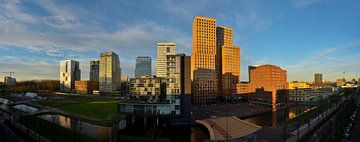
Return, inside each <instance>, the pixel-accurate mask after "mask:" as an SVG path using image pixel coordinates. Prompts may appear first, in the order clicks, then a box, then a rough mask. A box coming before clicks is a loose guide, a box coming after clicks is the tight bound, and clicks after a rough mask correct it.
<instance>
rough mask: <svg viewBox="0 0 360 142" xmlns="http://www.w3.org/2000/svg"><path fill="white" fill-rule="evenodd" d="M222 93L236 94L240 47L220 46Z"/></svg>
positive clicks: (227, 94) (238, 77) (225, 94)
mask: <svg viewBox="0 0 360 142" xmlns="http://www.w3.org/2000/svg"><path fill="white" fill-rule="evenodd" d="M221 67H222V76H221V80H222V83H221V84H222V85H221V88H222V95H223V96H236V84H238V83H239V81H240V47H239V46H233V45H224V46H223V47H222V65H221Z"/></svg>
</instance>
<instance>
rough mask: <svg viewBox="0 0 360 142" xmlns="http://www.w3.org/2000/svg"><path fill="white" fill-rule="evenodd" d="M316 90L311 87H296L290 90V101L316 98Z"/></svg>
mask: <svg viewBox="0 0 360 142" xmlns="http://www.w3.org/2000/svg"><path fill="white" fill-rule="evenodd" d="M313 94H314V90H313V89H309V88H294V89H290V90H289V101H293V102H308V101H311V100H312V99H313V98H314V95H313Z"/></svg>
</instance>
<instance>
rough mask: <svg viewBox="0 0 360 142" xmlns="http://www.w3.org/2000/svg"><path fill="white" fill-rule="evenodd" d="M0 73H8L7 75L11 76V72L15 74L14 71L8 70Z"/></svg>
mask: <svg viewBox="0 0 360 142" xmlns="http://www.w3.org/2000/svg"><path fill="white" fill-rule="evenodd" d="M1 73H9V75H10V76H9V77H11V76H12V75H13V74H15V72H13V71H8V72H1Z"/></svg>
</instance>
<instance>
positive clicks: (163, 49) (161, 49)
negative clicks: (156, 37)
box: [156, 42, 176, 77]
mask: <svg viewBox="0 0 360 142" xmlns="http://www.w3.org/2000/svg"><path fill="white" fill-rule="evenodd" d="M175 47H176V46H175V43H173V42H162V43H158V44H157V49H158V50H157V58H158V59H157V70H156V76H157V77H166V55H168V54H175Z"/></svg>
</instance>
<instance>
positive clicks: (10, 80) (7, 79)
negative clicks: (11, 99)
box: [4, 76, 16, 86]
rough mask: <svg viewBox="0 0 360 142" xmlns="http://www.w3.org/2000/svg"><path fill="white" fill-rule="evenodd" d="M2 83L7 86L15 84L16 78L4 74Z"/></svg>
mask: <svg viewBox="0 0 360 142" xmlns="http://www.w3.org/2000/svg"><path fill="white" fill-rule="evenodd" d="M4 83H5V85H7V86H13V85H15V84H16V78H14V77H10V76H5V77H4Z"/></svg>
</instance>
